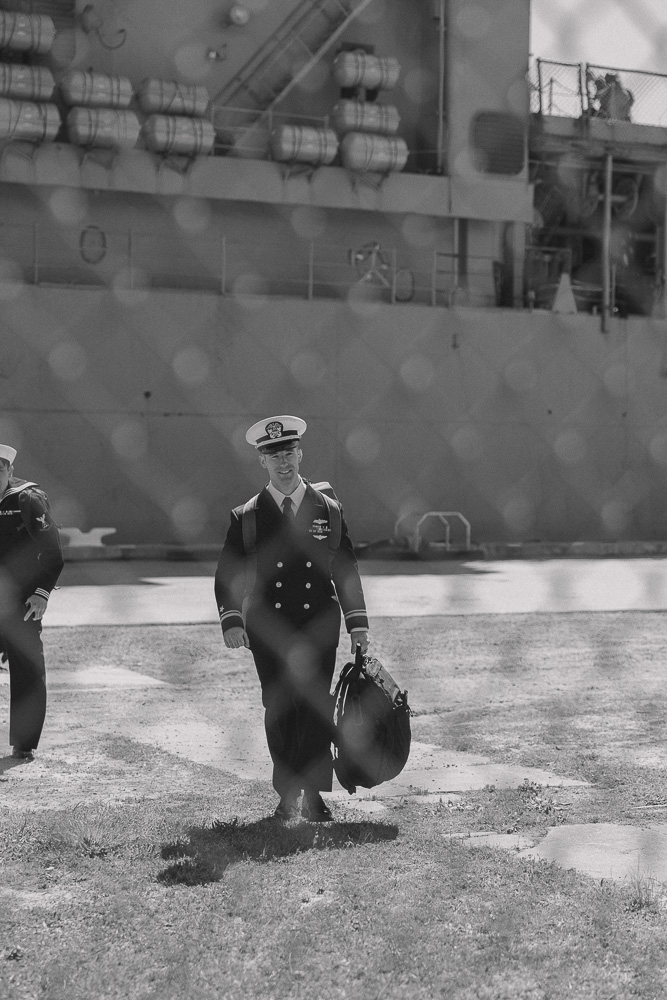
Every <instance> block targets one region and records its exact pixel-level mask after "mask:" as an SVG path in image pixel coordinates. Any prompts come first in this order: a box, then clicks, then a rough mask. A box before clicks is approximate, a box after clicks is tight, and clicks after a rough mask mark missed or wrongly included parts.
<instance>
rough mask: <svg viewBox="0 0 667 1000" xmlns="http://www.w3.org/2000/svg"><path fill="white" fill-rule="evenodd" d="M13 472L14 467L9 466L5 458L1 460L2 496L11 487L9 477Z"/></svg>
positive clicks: (0, 487) (0, 490) (0, 493)
mask: <svg viewBox="0 0 667 1000" xmlns="http://www.w3.org/2000/svg"><path fill="white" fill-rule="evenodd" d="M13 471H14V468H13V466H11V465H9V464H8V463H7V462H6V461H5V460H4V458H0V496H1V495H2V494H3V493H4V492H5V490H6V489H7V487H8V486H9V477H10V476H11V474H12V472H13Z"/></svg>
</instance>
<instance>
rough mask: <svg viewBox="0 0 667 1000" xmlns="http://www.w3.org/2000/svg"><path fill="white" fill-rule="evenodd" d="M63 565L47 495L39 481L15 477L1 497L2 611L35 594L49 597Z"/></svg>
mask: <svg viewBox="0 0 667 1000" xmlns="http://www.w3.org/2000/svg"><path fill="white" fill-rule="evenodd" d="M63 565H64V563H63V554H62V548H61V545H60V535H59V532H58V528H57V526H56V524H55V522H54V520H53V518H52V517H51V513H50V511H49V504H48V500H47V498H46V496H45V494H44V493H43V492H42V491H41V490H40V488H39V487H38V486H37V484H36V483H30V482H27V481H26V480H25V479H15V478H13V477H12V478H11V479H10V480H9V485H8V487H7V489H6V491H5V493H4V494H3V496H2V497H0V584H1V585H0V612H2V611H3V610H5V611H6V610H8V606H9V605H16V604H19V605H22V604H23V603H24V602H25V601H26V600H27V599H28V597H30V596H31V595H32V594H39V595H40V597H44V598H46V599H47V600H48V597H49V595H50V593H51V591H52V590H53V588H54V587H55V585H56V583H57V581H58V577H59V576H60V573H61V571H62V568H63Z"/></svg>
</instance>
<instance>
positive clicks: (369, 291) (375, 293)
mask: <svg viewBox="0 0 667 1000" xmlns="http://www.w3.org/2000/svg"><path fill="white" fill-rule="evenodd" d="M381 295H382V290H381V289H380V288H377V287H373V286H371V285H359V284H357V285H352V287H351V288H350V290H349V292H348V293H347V304H348V306H349V307H350V309H351V310H352V312H353V313H354V314H355V316H360V317H362V318H364V319H368V318H369V317H371V316H375V315H376V314H377V313H378V312H379V309H380V306H381V304H382V302H381V300H380V297H381Z"/></svg>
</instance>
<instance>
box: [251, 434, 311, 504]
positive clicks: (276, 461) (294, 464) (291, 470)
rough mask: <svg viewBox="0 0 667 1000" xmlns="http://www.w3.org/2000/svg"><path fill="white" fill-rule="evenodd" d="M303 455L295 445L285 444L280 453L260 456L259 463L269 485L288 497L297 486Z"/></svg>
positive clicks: (275, 452)
mask: <svg viewBox="0 0 667 1000" xmlns="http://www.w3.org/2000/svg"><path fill="white" fill-rule="evenodd" d="M302 458H303V453H302V451H301V449H300V448H299V446H298V445H297V444H287V445H285V447H284V448H282V449H281V450H280V451H274V452H271V453H269V454H267V455H260V456H259V461H260V464H261V465H262V466H263V468H265V469H266V471H267V472H268V474H269V479H270V480H271V485H272V486H274V487H275V488H276V489H277V490H279V492H280V493H284V494H285V496H288V495H289V494H290V493H293V492H294V490H295V489H296V488H297V486H298V485H299V465H300V463H301V459H302Z"/></svg>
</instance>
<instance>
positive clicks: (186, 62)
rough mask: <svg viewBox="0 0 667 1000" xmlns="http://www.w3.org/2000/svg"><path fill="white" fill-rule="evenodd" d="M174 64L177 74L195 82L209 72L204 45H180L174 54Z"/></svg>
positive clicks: (202, 78) (209, 64)
mask: <svg viewBox="0 0 667 1000" xmlns="http://www.w3.org/2000/svg"><path fill="white" fill-rule="evenodd" d="M174 64H175V66H176V69H177V70H178V74H179V76H181V77H183V78H184V79H185V80H191V81H192V82H193V83H197V82H198V81H199V80H204V79H205V78H206V77H207V76H208V74H209V73H210V72H211V63H210V61H209V60H207V59H206V48H205V46H204V45H196V44H194V43H193V44H190V45H182V46H181V47H180V49H178V50H177V51H176V53H175V55H174Z"/></svg>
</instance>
